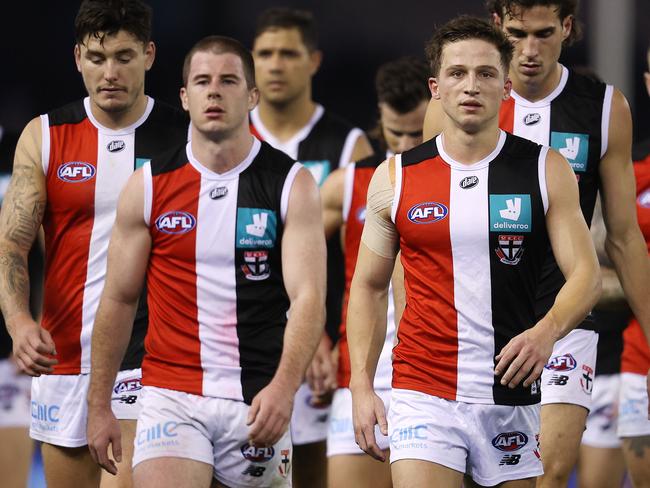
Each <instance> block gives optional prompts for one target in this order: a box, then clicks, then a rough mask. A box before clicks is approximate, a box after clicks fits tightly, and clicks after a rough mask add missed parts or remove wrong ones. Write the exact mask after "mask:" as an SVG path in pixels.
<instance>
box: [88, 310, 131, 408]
mask: <svg viewBox="0 0 650 488" xmlns="http://www.w3.org/2000/svg"><path fill="white" fill-rule="evenodd" d="M136 308H137V301H136V302H134V303H125V302H120V301H117V300H113V299H110V298H106V297H102V300H101V303H100V304H99V309H98V310H97V315H96V318H95V324H94V326H93V335H92V344H91V350H92V354H91V368H90V371H91V373H90V386H89V388H88V404H89V406H91V407H106V406H109V405H110V400H111V389H112V388H113V384H114V383H115V376H116V375H117V372H118V370H119V368H120V363H121V362H122V358H123V357H124V353H125V352H126V348H127V346H128V344H129V339H130V337H131V331H132V329H133V318H134V317H135V312H136Z"/></svg>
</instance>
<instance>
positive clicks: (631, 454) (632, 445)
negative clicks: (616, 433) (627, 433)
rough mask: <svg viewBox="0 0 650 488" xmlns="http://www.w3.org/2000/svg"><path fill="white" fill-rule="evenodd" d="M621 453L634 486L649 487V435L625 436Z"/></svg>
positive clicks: (638, 487) (636, 487) (639, 487)
mask: <svg viewBox="0 0 650 488" xmlns="http://www.w3.org/2000/svg"><path fill="white" fill-rule="evenodd" d="M622 441H623V455H624V456H625V464H626V465H627V469H628V471H629V473H630V478H632V483H633V485H634V488H647V487H650V435H645V436H640V437H625V438H623V439H622Z"/></svg>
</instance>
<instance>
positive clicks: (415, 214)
mask: <svg viewBox="0 0 650 488" xmlns="http://www.w3.org/2000/svg"><path fill="white" fill-rule="evenodd" d="M448 214H449V209H448V208H447V206H446V205H443V204H442V203H437V202H424V203H418V204H416V205H413V206H412V207H411V208H410V209H409V211H408V213H407V214H406V216H407V217H408V219H409V220H410V221H411V222H413V223H414V224H432V223H434V222H438V221H439V220H442V219H444V218H445V217H446V216H447V215H448Z"/></svg>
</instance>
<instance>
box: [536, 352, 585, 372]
mask: <svg viewBox="0 0 650 488" xmlns="http://www.w3.org/2000/svg"><path fill="white" fill-rule="evenodd" d="M577 365H578V362H577V361H576V358H574V357H573V356H572V355H571V354H569V353H567V354H565V355H563V356H554V357H552V358H551V360H550V361H549V362H548V364H547V365H546V366H544V367H545V368H546V369H550V370H553V371H573V370H574V369H576V366H577Z"/></svg>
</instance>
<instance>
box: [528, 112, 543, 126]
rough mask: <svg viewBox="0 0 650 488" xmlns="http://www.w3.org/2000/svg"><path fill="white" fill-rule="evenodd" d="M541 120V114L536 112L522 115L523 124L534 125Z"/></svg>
mask: <svg viewBox="0 0 650 488" xmlns="http://www.w3.org/2000/svg"><path fill="white" fill-rule="evenodd" d="M540 120H542V115H541V114H538V113H532V114H526V115H525V116H524V125H535V124H536V123H537V122H539V121H540Z"/></svg>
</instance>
